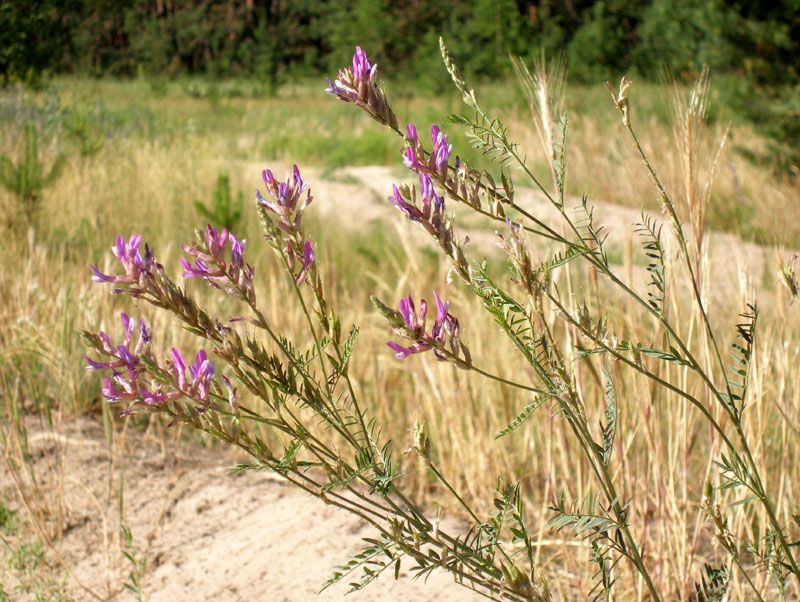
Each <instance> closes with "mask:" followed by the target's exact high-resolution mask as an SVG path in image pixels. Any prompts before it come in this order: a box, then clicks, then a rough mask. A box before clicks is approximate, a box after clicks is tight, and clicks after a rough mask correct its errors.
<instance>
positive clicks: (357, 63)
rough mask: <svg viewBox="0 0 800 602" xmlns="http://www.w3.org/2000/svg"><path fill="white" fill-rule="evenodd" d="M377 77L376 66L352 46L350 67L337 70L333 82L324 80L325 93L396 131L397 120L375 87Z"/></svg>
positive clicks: (376, 85)
mask: <svg viewBox="0 0 800 602" xmlns="http://www.w3.org/2000/svg"><path fill="white" fill-rule="evenodd" d="M377 78H378V65H372V64H371V63H370V62H369V60H368V59H367V55H366V53H365V52H364V51H363V50H362V49H361V48H360V47H359V46H356V52H355V54H354V55H353V65H352V66H348V67H345V68H344V69H340V70H339V73H338V75H337V76H336V81H333V82H332V81H331V80H330V79H329V78H327V77H326V78H325V79H326V81H327V82H328V87H327V88H326V89H325V91H326V92H327V93H328V94H333V95H334V96H336V97H337V98H338V99H339V100H342V101H344V102H351V103H353V104H355V105H356V106H357V107H361V108H362V109H364V110H365V111H366V112H367V113H369V115H370V117H372V118H373V119H375V120H376V121H378V122H380V123H383V124H385V125H388V126H389V127H391V128H394V129H397V117H396V116H395V114H394V112H393V111H392V108H391V107H390V106H389V102H388V101H387V100H386V96H385V94H384V93H383V90H381V88H380V87H379V86H378V83H377Z"/></svg>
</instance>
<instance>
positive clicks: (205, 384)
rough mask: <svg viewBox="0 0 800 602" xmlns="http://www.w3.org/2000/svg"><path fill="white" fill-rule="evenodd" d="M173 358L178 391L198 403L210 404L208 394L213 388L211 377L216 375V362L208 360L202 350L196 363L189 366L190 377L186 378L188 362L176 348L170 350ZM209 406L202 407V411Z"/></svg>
mask: <svg viewBox="0 0 800 602" xmlns="http://www.w3.org/2000/svg"><path fill="white" fill-rule="evenodd" d="M169 353H170V357H171V358H172V371H173V374H174V375H175V383H176V384H177V388H178V391H180V392H181V393H183V394H185V395H188V396H189V397H192V398H193V399H196V400H198V401H202V402H204V404H207V403H208V394H209V392H210V387H211V377H212V376H213V375H214V362H213V361H211V360H209V359H208V356H207V355H206V352H205V351H204V350H203V349H200V350H199V351H198V352H197V354H196V355H195V361H194V363H193V364H190V365H189V377H190V378H191V382H190V381H189V380H188V379H187V378H186V362H185V361H184V359H183V356H182V355H181V352H180V351H178V350H177V349H175V348H174V347H173V348H172V349H170V352H169ZM207 407H208V406H207V405H205V406H204V407H201V408H200V409H201V411H202V410H204V409H206V408H207Z"/></svg>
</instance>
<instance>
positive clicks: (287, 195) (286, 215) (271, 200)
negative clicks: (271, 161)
mask: <svg viewBox="0 0 800 602" xmlns="http://www.w3.org/2000/svg"><path fill="white" fill-rule="evenodd" d="M261 178H262V179H263V180H264V185H265V186H266V187H267V189H266V193H267V197H268V198H266V199H265V198H264V197H262V196H261V193H260V192H259V191H258V190H256V201H257V202H258V203H259V204H260V205H261V206H262V207H264V209H267V210H268V211H271V212H272V213H275V214H276V215H277V216H278V217H279V218H280V219H279V222H278V227H279V228H281V229H282V230H283V231H285V232H287V233H289V234H291V233H293V232H297V231H298V230H299V229H300V218H301V217H302V216H303V211H304V210H305V208H306V207H308V205H309V204H310V203H311V201H312V200H313V197H312V196H311V191H307V188H308V184H306V183H305V182H303V179H302V178H301V177H300V170H299V169H297V165H295V166H294V167H293V168H292V173H291V174H287V175H286V181H285V182H278V181H277V180H276V179H275V176H274V175H273V174H272V172H271V171H270V170H269V169H265V170H264V171H263V172H261ZM303 192H306V195H305V198H302V196H303Z"/></svg>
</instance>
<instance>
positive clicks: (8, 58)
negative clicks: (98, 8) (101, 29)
mask: <svg viewBox="0 0 800 602" xmlns="http://www.w3.org/2000/svg"><path fill="white" fill-rule="evenodd" d="M76 5H77V2H76V1H75V0H67V1H66V2H60V1H59V0H30V1H27V2H18V1H15V0H3V1H2V2H0V84H7V83H8V82H9V81H22V82H25V83H32V82H34V83H35V82H36V80H37V79H38V78H39V77H40V76H41V74H42V72H44V71H45V70H47V69H53V68H55V67H57V66H59V62H60V59H61V57H62V56H63V54H64V49H65V47H66V46H67V45H68V40H69V33H70V31H69V25H68V23H69V22H70V19H69V17H68V16H67V15H70V13H73V14H74V12H75V9H76Z"/></svg>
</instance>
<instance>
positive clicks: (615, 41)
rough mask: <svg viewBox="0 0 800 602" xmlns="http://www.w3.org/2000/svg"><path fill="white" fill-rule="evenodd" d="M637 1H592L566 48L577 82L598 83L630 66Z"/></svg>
mask: <svg viewBox="0 0 800 602" xmlns="http://www.w3.org/2000/svg"><path fill="white" fill-rule="evenodd" d="M641 4H642V3H641V2H624V1H622V2H620V1H611V2H603V1H600V2H596V3H594V4H593V6H592V7H591V9H589V10H586V11H585V14H584V20H583V25H581V27H580V29H578V30H577V31H576V32H575V35H574V36H573V38H572V40H571V41H570V43H569V46H568V47H567V66H568V68H569V72H570V74H571V76H572V77H574V78H576V79H578V80H579V81H584V82H591V83H600V82H602V81H603V80H605V79H609V78H610V77H611V76H616V75H617V74H619V73H621V72H624V71H625V69H626V68H627V67H628V66H629V64H630V50H629V49H630V47H631V46H632V44H631V42H633V41H635V36H636V27H635V26H636V24H637V22H638V13H639V6H640V5H641Z"/></svg>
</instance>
